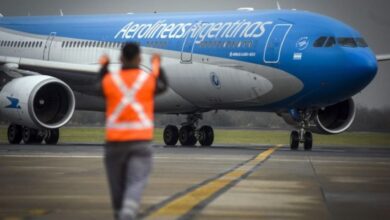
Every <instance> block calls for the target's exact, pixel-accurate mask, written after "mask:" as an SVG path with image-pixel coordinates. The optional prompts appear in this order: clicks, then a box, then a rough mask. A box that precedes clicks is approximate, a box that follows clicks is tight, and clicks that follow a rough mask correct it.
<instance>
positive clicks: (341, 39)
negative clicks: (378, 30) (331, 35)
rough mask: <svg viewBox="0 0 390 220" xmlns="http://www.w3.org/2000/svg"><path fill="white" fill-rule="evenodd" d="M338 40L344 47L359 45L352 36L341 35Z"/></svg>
mask: <svg viewBox="0 0 390 220" xmlns="http://www.w3.org/2000/svg"><path fill="white" fill-rule="evenodd" d="M337 42H338V43H339V44H340V45H341V46H344V47H357V44H356V41H355V39H353V38H350V37H339V38H338V39H337Z"/></svg>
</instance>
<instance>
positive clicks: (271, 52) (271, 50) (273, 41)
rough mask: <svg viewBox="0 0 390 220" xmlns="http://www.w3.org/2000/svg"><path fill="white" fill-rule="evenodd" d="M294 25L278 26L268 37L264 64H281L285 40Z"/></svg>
mask: <svg viewBox="0 0 390 220" xmlns="http://www.w3.org/2000/svg"><path fill="white" fill-rule="evenodd" d="M291 27H292V24H277V25H275V26H274V27H273V29H272V31H271V34H270V35H269V36H268V39H267V43H266V44H265V49H264V58H263V59H264V63H279V59H280V53H281V52H282V48H283V44H284V40H285V39H286V37H287V35H288V32H289V31H290V29H291Z"/></svg>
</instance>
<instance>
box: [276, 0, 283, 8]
mask: <svg viewBox="0 0 390 220" xmlns="http://www.w3.org/2000/svg"><path fill="white" fill-rule="evenodd" d="M276 7H278V10H282V7H280V4H279V1H276Z"/></svg>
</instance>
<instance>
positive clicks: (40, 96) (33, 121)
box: [0, 75, 76, 129]
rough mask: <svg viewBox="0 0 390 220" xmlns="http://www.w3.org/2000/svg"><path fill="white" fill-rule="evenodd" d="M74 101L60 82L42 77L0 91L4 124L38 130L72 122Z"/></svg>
mask: <svg viewBox="0 0 390 220" xmlns="http://www.w3.org/2000/svg"><path fill="white" fill-rule="evenodd" d="M75 102H76V101H75V97H74V94H73V92H72V90H71V88H70V87H69V86H68V85H67V84H65V83H64V82H63V81H61V80H59V79H57V78H54V77H51V76H44V75H37V76H26V77H21V78H16V79H14V80H12V81H10V82H9V83H7V84H6V85H5V86H4V88H3V89H2V90H1V91H0V114H1V118H2V119H3V120H8V121H10V122H12V123H15V124H20V125H24V126H28V127H31V128H37V129H56V128H60V127H62V126H64V125H65V124H66V123H68V122H69V120H70V119H71V118H72V116H73V113H74V110H75V105H76V103H75Z"/></svg>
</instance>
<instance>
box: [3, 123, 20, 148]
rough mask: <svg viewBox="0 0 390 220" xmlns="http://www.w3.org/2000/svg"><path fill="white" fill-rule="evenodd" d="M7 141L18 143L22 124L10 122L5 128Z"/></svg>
mask: <svg viewBox="0 0 390 220" xmlns="http://www.w3.org/2000/svg"><path fill="white" fill-rule="evenodd" d="M7 137H8V143H10V144H20V142H21V141H22V138H23V135H22V126H20V125H17V124H10V125H9V126H8V130H7Z"/></svg>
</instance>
